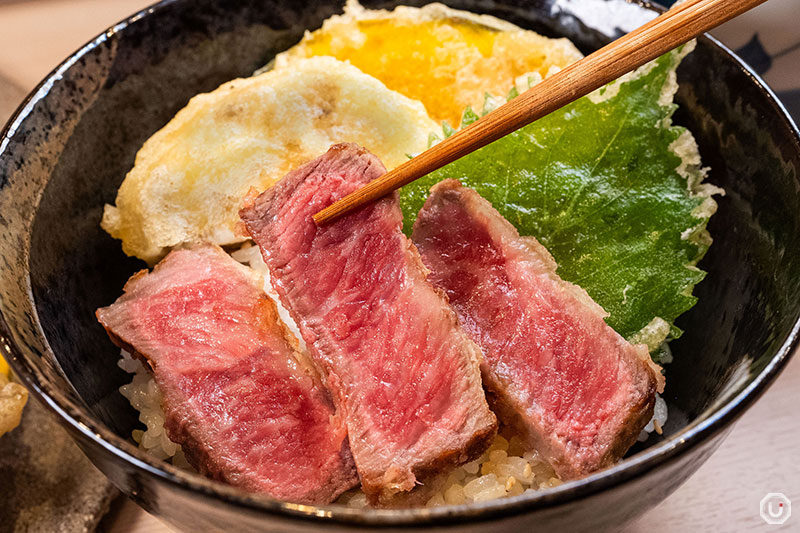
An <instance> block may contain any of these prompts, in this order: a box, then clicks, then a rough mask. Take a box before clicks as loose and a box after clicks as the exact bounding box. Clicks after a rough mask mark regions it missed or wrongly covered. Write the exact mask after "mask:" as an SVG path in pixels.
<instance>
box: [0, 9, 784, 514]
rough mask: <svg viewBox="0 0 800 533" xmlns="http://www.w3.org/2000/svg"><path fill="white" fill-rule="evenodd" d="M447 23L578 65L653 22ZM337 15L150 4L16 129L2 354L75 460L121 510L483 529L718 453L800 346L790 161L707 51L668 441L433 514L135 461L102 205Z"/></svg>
mask: <svg viewBox="0 0 800 533" xmlns="http://www.w3.org/2000/svg"><path fill="white" fill-rule="evenodd" d="M403 3H405V4H412V5H420V4H421V2H403ZM445 3H447V4H448V5H450V6H451V7H455V8H459V9H467V10H471V11H476V12H482V13H490V14H493V15H495V16H498V17H501V18H504V19H507V20H510V21H511V22H514V23H516V24H518V25H520V26H523V27H526V28H530V29H533V30H535V31H538V32H540V33H542V34H545V35H548V36H566V37H569V38H570V39H572V40H573V41H574V42H575V43H576V44H577V45H578V46H579V48H581V49H582V51H583V52H589V51H591V50H592V49H595V48H597V47H599V46H601V45H602V44H604V43H606V42H608V41H609V40H610V39H611V38H613V37H615V36H616V35H617V34H619V32H620V31H626V30H630V29H632V28H633V27H635V26H636V25H637V24H639V23H641V22H643V21H645V20H647V19H648V18H651V17H652V16H653V12H652V11H650V10H648V9H647V7H646V6H645V7H642V6H639V5H635V4H633V5H631V4H626V3H625V2H624V1H623V0H608V1H605V2H604V1H602V0H598V1H595V2H593V3H594V4H598V3H602V4H604V5H603V7H601V8H599V9H594V10H586V9H583V10H575V9H574V7H575V5H580V4H581V2H569V1H552V0H540V1H535V0H534V1H528V2H522V1H509V2H504V3H494V2H483V1H480V0H459V1H448V2H445ZM588 3H589V2H583V4H585V5H588ZM223 4H224V5H223ZM363 4H364V5H365V6H366V7H371V8H375V7H391V6H392V5H394V3H392V2H363ZM341 7H342V6H341V4H340V2H339V1H333V2H330V1H322V2H312V3H306V2H284V1H282V2H255V1H252V2H248V1H245V0H238V1H235V2H225V3H223V2H214V1H210V0H199V1H192V0H175V1H166V2H162V3H161V4H158V5H157V6H155V7H154V8H151V9H150V10H148V11H146V12H143V13H142V14H140V15H139V16H136V17H133V18H131V19H130V20H129V21H126V22H124V23H122V24H120V25H119V26H117V27H115V28H114V29H113V31H109V32H107V33H106V34H104V35H102V36H100V37H98V39H96V40H95V41H93V42H92V43H90V44H89V45H87V46H86V47H85V48H84V49H82V50H81V51H79V52H78V53H76V54H75V55H74V56H73V57H72V58H70V59H69V60H68V61H67V63H65V64H64V65H62V66H61V67H59V70H58V71H57V72H55V73H54V75H53V76H52V78H51V79H50V80H49V81H46V82H45V83H44V84H43V85H42V86H40V87H39V88H38V89H37V91H36V92H34V94H33V95H32V96H31V97H30V98H29V100H28V101H27V102H26V103H25V105H24V106H23V107H22V108H21V109H20V111H19V113H18V116H17V117H16V118H15V119H13V120H12V122H11V123H10V124H9V127H8V130H7V131H6V138H4V140H3V141H2V144H0V186H2V193H1V194H2V195H1V196H0V207H2V212H0V224H2V225H3V226H4V230H3V232H2V235H0V251H2V274H0V301H1V302H2V304H1V305H2V315H3V324H2V326H3V328H4V329H5V330H6V333H5V334H4V336H5V339H6V341H7V342H4V343H3V348H4V349H5V350H6V355H8V356H9V357H10V358H12V359H13V362H12V364H13V366H14V368H15V369H16V370H17V371H18V372H19V373H20V374H21V375H22V376H23V377H24V378H25V380H26V381H27V382H28V384H29V385H31V387H32V388H33V389H34V392H35V393H36V394H37V395H38V396H39V397H40V398H42V399H43V400H44V401H45V402H46V403H47V404H48V405H49V406H50V407H51V408H52V409H53V410H55V411H56V412H58V413H59V415H60V416H61V418H62V421H63V423H64V424H65V425H67V426H68V427H69V428H70V429H71V431H72V433H73V434H74V435H75V436H76V437H77V440H78V443H79V444H80V445H81V446H82V447H84V449H87V451H91V450H95V453H94V454H92V453H90V455H92V457H93V459H94V460H95V461H96V462H99V463H103V462H104V461H117V462H122V463H125V465H126V471H127V472H128V473H129V474H130V472H133V474H131V475H129V476H128V477H116V478H115V477H113V476H112V479H113V480H114V481H115V483H117V484H118V485H120V486H121V488H123V490H125V491H126V492H128V493H129V494H130V493H135V492H136V487H141V486H147V483H146V482H143V481H141V479H144V478H147V477H148V476H150V477H157V478H159V479H161V480H162V481H164V482H166V483H167V484H171V485H173V486H176V487H178V488H180V489H181V490H184V491H186V492H189V493H192V494H194V495H195V496H196V497H198V498H205V499H208V500H210V501H217V500H219V499H221V500H225V501H228V502H234V503H235V504H236V505H239V506H241V507H243V508H247V509H250V510H251V511H253V510H254V511H253V512H260V511H265V512H271V513H298V514H302V515H304V516H317V517H318V518H319V519H323V520H324V519H328V518H331V517H333V518H335V519H340V520H344V521H347V520H354V521H360V522H365V521H366V522H371V521H380V520H399V521H406V522H408V521H411V522H413V521H416V520H428V519H432V517H433V518H436V516H439V515H441V516H445V515H447V517H449V518H453V517H458V516H462V517H468V516H471V515H473V516H474V515H475V513H483V514H484V515H485V516H490V515H493V514H497V513H505V512H515V511H520V510H525V509H531V508H533V507H535V506H536V505H556V504H560V503H564V502H567V501H569V500H571V499H575V498H579V497H581V495H583V494H588V493H590V492H592V491H594V490H601V489H603V488H604V487H607V486H610V485H611V484H614V483H619V482H621V481H625V480H626V479H628V478H631V477H635V476H640V475H644V474H645V473H647V472H648V471H650V470H653V469H656V468H657V467H658V466H659V464H660V462H663V461H666V460H668V459H669V458H670V457H671V456H673V455H675V454H680V453H682V451H683V450H684V449H687V448H688V447H690V446H692V445H694V444H696V443H699V442H701V441H702V440H703V439H705V438H709V437H711V436H713V435H715V434H717V433H718V432H719V431H721V430H722V429H723V428H724V427H725V426H726V425H727V424H729V423H730V422H731V421H732V420H733V419H734V418H735V417H736V416H737V415H738V414H739V413H740V412H741V410H742V409H744V408H745V407H746V406H747V405H749V403H750V402H751V401H753V400H754V399H755V397H757V396H758V394H760V392H762V391H763V389H764V387H765V386H766V384H767V383H768V382H769V381H770V380H771V379H772V378H774V376H775V375H776V373H777V372H778V371H779V369H780V368H781V366H782V365H783V364H784V363H785V361H786V359H787V358H788V356H789V354H790V352H791V348H792V347H793V345H794V342H795V340H796V337H797V320H798V315H800V194H799V193H798V190H799V186H798V169H799V168H800V144H799V143H798V135H797V130H796V128H795V127H794V126H793V125H792V123H791V121H790V120H789V119H788V118H787V116H786V113H785V111H783V110H782V109H781V107H780V105H779V104H777V103H776V101H775V100H774V98H773V97H772V96H771V93H770V92H769V91H768V90H767V89H765V88H764V87H763V86H762V84H761V82H760V81H759V80H758V79H757V78H756V77H755V76H754V75H752V74H751V73H750V72H749V71H748V70H747V69H746V68H745V67H744V66H743V65H742V64H740V63H739V62H738V60H736V59H735V58H734V57H732V56H731V55H730V53H729V52H728V51H726V50H725V49H724V48H721V47H720V46H719V45H718V44H716V43H715V42H713V41H712V40H711V39H708V38H703V39H701V40H700V42H699V45H698V47H697V49H696V51H695V52H693V53H692V54H691V55H689V56H688V57H687V58H686V59H685V61H684V63H683V64H682V66H681V67H680V70H679V82H680V89H679V92H678V95H677V101H678V102H679V103H680V105H681V107H680V109H679V110H678V112H677V113H676V115H675V117H674V121H675V122H676V123H678V124H681V125H683V126H687V127H689V128H690V129H691V131H692V132H693V133H694V134H695V136H696V138H697V140H698V143H699V146H700V152H701V155H702V157H703V163H704V164H705V165H707V166H709V167H711V172H710V174H709V181H711V182H712V183H714V184H716V185H719V186H722V187H724V188H725V190H726V195H725V196H724V197H721V198H719V200H718V201H719V211H718V213H717V214H716V215H715V216H714V217H713V218H712V219H711V223H710V225H709V230H710V232H711V234H712V236H713V238H714V240H715V243H714V245H713V246H712V247H711V249H710V251H709V253H708V255H707V256H706V257H705V259H704V260H703V262H702V263H701V265H700V266H701V267H702V268H703V269H704V270H706V271H708V276H707V278H706V279H705V280H704V281H703V282H702V283H700V285H699V286H698V287H697V288H696V291H695V294H696V295H697V296H698V297H699V302H698V304H697V305H696V306H695V307H694V308H693V309H692V310H691V311H690V312H688V313H686V314H685V315H684V316H682V317H681V318H680V319H679V321H678V325H679V326H680V327H681V328H682V329H684V330H685V332H686V333H685V334H684V335H683V336H682V337H681V338H680V339H678V340H677V341H675V342H673V344H672V348H673V353H674V356H675V361H674V362H673V363H672V364H670V365H669V366H668V367H667V389H666V392H665V396H664V397H665V399H666V400H667V403H668V405H669V420H668V422H667V424H666V426H665V428H664V434H663V435H662V436H653V437H652V438H651V439H649V440H648V441H647V443H645V444H640V445H637V446H636V447H635V448H634V449H633V450H632V451H631V452H630V454H629V458H628V459H626V460H625V461H623V462H622V463H621V464H620V465H618V466H616V467H614V468H612V469H610V470H608V471H606V472H603V473H600V474H597V475H594V476H591V477H590V478H587V479H585V480H581V481H578V482H574V483H569V484H566V485H564V486H562V487H560V488H558V489H556V490H554V491H550V492H548V493H547V494H545V493H542V494H537V495H526V496H523V497H519V498H515V499H513V500H507V501H506V500H504V501H497V502H487V503H484V504H476V505H472V506H468V508H461V509H455V510H453V509H450V510H434V511H431V510H425V509H422V510H411V511H354V510H347V509H340V510H336V511H330V509H331V508H328V510H327V511H326V510H320V509H315V508H308V507H306V508H302V509H301V508H300V507H301V506H291V505H286V504H280V503H277V502H272V501H269V500H267V499H264V498H257V497H251V496H246V495H244V494H243V493H240V492H238V491H237V490H235V489H232V488H229V487H224V486H222V485H219V484H216V483H213V482H210V481H207V480H204V479H201V478H199V477H198V476H195V475H192V474H187V473H183V472H180V471H178V470H176V469H174V468H172V467H171V466H169V465H164V464H162V463H160V462H159V461H156V460H153V459H152V458H149V457H147V456H146V455H145V454H143V453H142V452H140V451H138V450H137V449H136V448H135V446H133V445H132V444H131V443H130V442H129V441H128V437H129V436H130V434H131V430H132V429H134V428H136V427H138V422H137V416H136V413H135V411H134V410H133V409H132V408H131V406H130V405H129V403H128V402H127V400H126V399H124V398H123V397H122V396H121V395H120V394H119V392H118V389H119V387H120V386H121V385H123V384H125V383H127V382H129V381H130V376H129V375H128V374H126V373H125V372H123V371H122V370H120V369H119V368H118V367H117V364H116V363H117V361H118V359H119V350H118V349H117V348H115V347H114V346H113V345H112V344H111V342H110V341H109V340H108V338H107V336H106V334H105V332H104V331H103V329H102V327H100V326H99V325H98V323H97V322H96V321H95V319H94V311H95V309H97V308H98V307H100V306H104V305H108V304H109V303H110V302H112V301H114V300H115V299H116V298H117V297H118V296H119V294H120V293H121V288H122V286H123V284H124V282H125V281H126V280H127V278H128V277H129V276H130V275H131V274H132V273H133V272H135V271H136V270H138V269H141V268H144V266H145V265H144V264H143V263H141V262H139V261H137V260H135V259H131V258H128V257H126V256H125V255H124V254H123V253H122V251H121V247H120V244H119V242H118V241H115V240H113V239H112V238H111V237H109V236H108V235H107V234H106V233H105V232H103V231H102V230H101V229H100V225H99V222H100V217H101V214H102V208H103V205H104V204H105V203H111V202H113V200H114V198H115V195H116V190H117V188H118V187H119V185H120V183H121V182H122V179H123V178H124V176H125V174H126V172H127V171H128V170H129V169H130V168H131V166H132V165H133V162H134V156H135V154H136V151H137V149H138V148H139V147H140V146H141V144H142V143H143V142H144V141H145V140H146V139H147V138H148V137H149V136H150V135H151V134H153V133H154V132H155V131H157V130H158V129H159V128H160V127H162V126H163V125H164V124H165V123H166V122H167V121H168V120H169V119H170V118H171V117H172V116H173V115H174V114H175V113H176V112H177V111H178V110H179V109H180V108H181V107H183V106H184V105H185V104H186V102H187V101H188V100H189V98H191V97H192V96H193V95H195V94H197V93H199V92H204V91H209V90H212V89H214V88H216V87H217V86H218V85H219V84H221V83H222V82H224V81H226V80H229V79H232V78H235V77H240V76H247V75H249V74H251V73H252V72H253V71H254V70H255V69H257V68H259V67H261V66H263V65H264V64H266V63H267V62H269V61H270V60H271V59H272V57H273V56H274V55H275V54H276V53H278V52H280V51H282V50H284V49H286V48H288V47H290V46H291V45H292V44H294V43H295V42H297V41H298V40H299V39H300V37H301V36H302V34H303V31H304V30H306V29H314V28H317V27H319V26H320V24H321V23H322V21H323V20H324V19H325V18H327V17H328V16H330V15H332V14H334V13H337V12H340V11H341ZM609 22H611V23H609ZM96 450H102V451H103V453H101V454H100V455H99V456H98V455H97V452H96ZM98 457H99V458H98ZM100 466H101V468H103V465H102V464H100ZM103 469H104V470H106V468H103ZM137 476H140V477H139V478H137ZM137 479H138V481H137ZM137 483H138V484H137ZM537 502H538V503H537ZM150 505H151V508H152V505H153V504H150ZM337 513H338V514H337ZM437 513H439V514H438V515H437ZM387 517H388V518H387Z"/></svg>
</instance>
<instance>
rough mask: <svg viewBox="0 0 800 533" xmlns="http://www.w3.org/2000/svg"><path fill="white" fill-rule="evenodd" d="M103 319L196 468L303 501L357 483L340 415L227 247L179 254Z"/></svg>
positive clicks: (320, 499)
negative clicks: (134, 361)
mask: <svg viewBox="0 0 800 533" xmlns="http://www.w3.org/2000/svg"><path fill="white" fill-rule="evenodd" d="M97 318H98V320H100V322H101V323H102V325H103V326H104V327H105V328H106V330H107V331H108V334H109V336H110V337H111V339H112V340H113V341H114V342H115V343H116V344H117V345H118V346H120V347H122V348H124V349H125V350H128V351H130V352H132V353H134V354H136V355H137V356H138V357H140V358H142V359H143V360H145V361H146V363H147V364H148V365H149V367H150V368H151V369H152V372H153V376H154V378H155V381H156V383H157V384H158V386H159V389H160V391H161V394H162V404H163V407H164V412H165V416H166V423H165V427H166V430H167V432H168V435H169V437H170V439H172V440H173V441H175V442H177V443H179V444H180V445H181V446H182V447H183V450H184V452H185V453H186V456H187V458H188V459H189V462H190V463H191V464H192V465H193V466H194V467H195V468H197V470H198V471H200V473H202V474H206V475H208V476H210V477H213V478H215V479H219V480H221V481H226V482H228V483H230V484H232V485H237V486H240V487H242V488H244V489H247V490H249V491H255V492H261V493H266V494H268V495H270V496H273V497H275V498H279V499H281V500H290V501H294V502H302V503H327V502H331V501H333V500H334V499H335V498H336V497H337V496H338V495H339V494H341V493H342V492H343V491H345V490H347V489H349V488H351V487H353V486H355V485H356V484H357V483H358V477H357V474H356V471H355V466H354V464H353V460H352V456H351V454H350V450H349V448H348V444H347V431H346V428H345V427H344V423H343V420H341V418H340V417H338V416H337V415H336V413H335V409H334V407H333V404H332V402H331V399H330V397H329V396H328V393H327V391H326V389H325V388H324V387H323V386H322V384H321V383H320V381H319V378H318V376H317V375H316V374H315V373H314V371H313V369H311V368H310V367H308V366H304V365H303V363H302V361H303V359H302V355H301V354H298V353H297V352H296V349H295V344H296V342H297V340H296V339H294V338H293V337H292V336H291V334H289V333H288V332H287V330H286V329H285V326H284V325H283V324H282V323H281V322H280V321H279V319H278V314H277V311H276V308H275V303H274V302H273V301H272V300H270V299H269V298H268V297H267V296H266V295H265V294H264V291H263V285H262V278H261V276H260V275H259V274H258V273H256V272H255V271H253V270H251V269H249V268H247V267H245V266H243V265H240V264H239V263H237V262H236V261H234V260H233V259H231V258H230V257H229V256H228V255H227V254H226V253H225V252H224V251H223V250H222V249H220V248H219V247H216V246H211V245H194V246H192V247H190V248H185V249H178V250H175V251H173V252H171V253H170V254H169V255H168V256H167V257H166V258H164V260H163V261H161V263H159V264H158V265H157V266H156V267H155V269H154V270H153V272H151V273H147V271H143V272H140V273H139V274H136V275H135V276H133V277H132V278H131V279H130V280H129V281H128V283H127V284H126V285H125V294H123V295H122V296H121V297H120V298H119V299H118V300H117V301H116V302H115V303H114V304H112V305H110V306H109V307H104V308H101V309H98V311H97Z"/></svg>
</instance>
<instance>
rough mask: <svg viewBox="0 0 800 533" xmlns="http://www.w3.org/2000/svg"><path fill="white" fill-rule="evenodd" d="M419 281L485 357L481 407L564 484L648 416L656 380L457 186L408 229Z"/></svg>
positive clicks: (439, 193) (540, 257)
mask: <svg viewBox="0 0 800 533" xmlns="http://www.w3.org/2000/svg"><path fill="white" fill-rule="evenodd" d="M413 241H414V243H415V244H416V246H417V248H418V249H419V251H420V254H421V255H422V260H423V262H424V263H425V265H426V266H427V267H428V268H429V269H430V275H429V279H430V280H431V281H432V282H433V283H434V284H435V285H436V286H437V287H440V288H441V289H442V290H444V291H445V293H446V294H447V296H448V297H449V299H450V304H451V305H452V306H453V308H454V309H455V311H456V313H457V314H458V316H459V319H460V320H461V323H462V325H463V327H464V328H465V329H466V331H467V332H468V333H469V334H470V335H471V336H472V338H473V339H474V340H475V341H476V342H477V343H478V345H479V346H480V347H481V349H482V350H483V354H484V359H483V363H482V365H481V370H482V372H483V380H484V385H485V387H486V389H487V393H488V395H489V398H490V403H491V404H492V407H493V408H494V409H495V412H496V413H497V414H498V416H499V418H500V419H501V421H503V422H505V423H507V424H510V425H513V426H514V427H516V428H517V430H518V431H520V433H521V434H522V435H523V436H524V437H525V438H526V439H527V441H528V444H529V445H530V446H532V447H533V448H535V449H536V450H538V451H539V452H540V453H541V454H542V455H543V456H544V457H545V458H546V459H547V460H548V461H549V462H550V463H551V464H552V466H553V468H554V469H555V470H556V472H557V473H558V474H559V475H560V476H561V477H562V478H564V479H573V478H577V477H580V476H583V475H585V474H587V473H589V472H592V471H594V470H597V469H600V468H603V467H605V466H608V465H610V464H612V463H613V462H615V461H616V460H618V459H619V458H620V457H622V455H624V454H625V452H626V451H627V450H628V448H629V447H630V446H631V445H632V444H633V443H634V442H635V440H636V437H637V436H638V435H639V432H640V431H641V429H642V428H643V427H644V426H645V425H646V424H647V422H648V421H649V420H650V418H651V417H652V414H653V405H654V402H655V394H656V390H657V388H659V387H663V385H662V383H663V382H662V378H661V374H660V369H658V367H656V366H655V365H654V364H653V363H652V362H651V361H650V357H649V355H648V353H647V349H646V347H644V346H633V345H631V344H629V343H628V342H627V341H626V340H625V339H623V338H622V337H620V336H619V335H618V334H617V333H616V332H615V331H614V330H613V329H611V327H609V326H608V325H607V324H606V323H605V321H604V320H603V319H604V317H605V316H606V315H605V312H604V311H603V309H602V308H601V307H600V306H599V305H597V304H596V303H595V302H594V301H592V299H591V298H590V297H589V295H588V294H586V292H585V291H584V290H583V289H581V288H579V287H577V286H576V285H573V284H571V283H567V282H566V281H564V280H562V279H561V278H559V277H558V275H557V274H556V264H555V261H554V260H553V258H552V257H551V256H550V254H549V253H548V252H547V250H546V249H545V248H544V247H543V246H542V245H541V244H539V243H538V242H537V241H536V240H535V239H534V238H532V237H520V236H519V234H518V233H517V231H516V229H515V228H514V227H513V226H512V225H511V224H510V223H509V222H508V221H507V220H506V219H504V218H503V217H502V216H501V215H500V213H498V212H497V211H496V210H495V209H494V208H493V207H492V206H491V204H490V203H489V202H487V201H486V200H484V199H483V198H482V197H480V196H479V195H478V193H476V192H475V191H474V190H472V189H468V188H465V187H462V186H461V185H460V184H459V183H458V182H457V181H455V180H445V181H443V182H441V183H439V184H437V185H436V186H434V187H433V188H432V189H431V195H430V197H429V198H428V201H427V202H426V203H425V206H424V207H423V208H422V211H420V213H419V217H418V218H417V220H416V223H415V225H414V230H413Z"/></svg>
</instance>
